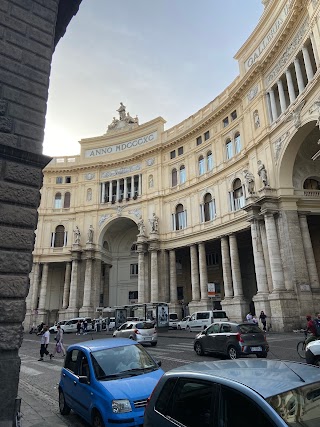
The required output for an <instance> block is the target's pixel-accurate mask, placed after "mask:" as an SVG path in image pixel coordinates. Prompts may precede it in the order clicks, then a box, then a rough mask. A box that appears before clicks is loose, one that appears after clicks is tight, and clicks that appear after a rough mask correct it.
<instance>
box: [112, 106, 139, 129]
mask: <svg viewBox="0 0 320 427" xmlns="http://www.w3.org/2000/svg"><path fill="white" fill-rule="evenodd" d="M117 112H118V113H119V119H116V118H115V117H114V118H113V120H112V122H111V123H110V124H109V125H108V130H107V132H109V131H123V130H130V129H133V128H135V127H137V126H139V119H138V116H136V117H131V116H130V113H129V112H127V113H126V106H125V105H123V103H122V102H120V107H119V108H118V109H117Z"/></svg>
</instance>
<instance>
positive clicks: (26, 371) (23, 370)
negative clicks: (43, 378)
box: [20, 365, 42, 376]
mask: <svg viewBox="0 0 320 427" xmlns="http://www.w3.org/2000/svg"><path fill="white" fill-rule="evenodd" d="M20 372H21V373H23V374H26V375H30V376H35V375H40V374H42V372H40V371H37V370H36V369H32V368H28V367H27V366H24V365H21V369H20Z"/></svg>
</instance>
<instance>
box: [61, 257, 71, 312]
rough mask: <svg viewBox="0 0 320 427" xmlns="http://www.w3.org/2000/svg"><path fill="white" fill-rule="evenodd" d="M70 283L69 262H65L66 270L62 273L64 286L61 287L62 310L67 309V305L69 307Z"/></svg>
mask: <svg viewBox="0 0 320 427" xmlns="http://www.w3.org/2000/svg"><path fill="white" fill-rule="evenodd" d="M70 281H71V262H66V270H65V273H64V285H63V301H62V309H63V310H65V309H66V308H68V305H69V293H70Z"/></svg>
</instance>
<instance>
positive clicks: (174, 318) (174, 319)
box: [169, 313, 179, 329]
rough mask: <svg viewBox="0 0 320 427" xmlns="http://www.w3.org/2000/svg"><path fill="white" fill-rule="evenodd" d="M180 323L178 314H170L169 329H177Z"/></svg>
mask: <svg viewBox="0 0 320 427" xmlns="http://www.w3.org/2000/svg"><path fill="white" fill-rule="evenodd" d="M178 322H179V318H178V314H177V313H169V328H172V329H177V327H178Z"/></svg>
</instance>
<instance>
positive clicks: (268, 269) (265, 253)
mask: <svg viewBox="0 0 320 427" xmlns="http://www.w3.org/2000/svg"><path fill="white" fill-rule="evenodd" d="M259 230H260V236H261V244H262V251H263V258H264V264H265V268H266V274H267V281H268V289H269V293H270V292H272V291H273V284H272V276H271V267H270V259H269V251H268V242H267V234H266V227H265V225H264V221H260V222H259Z"/></svg>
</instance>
